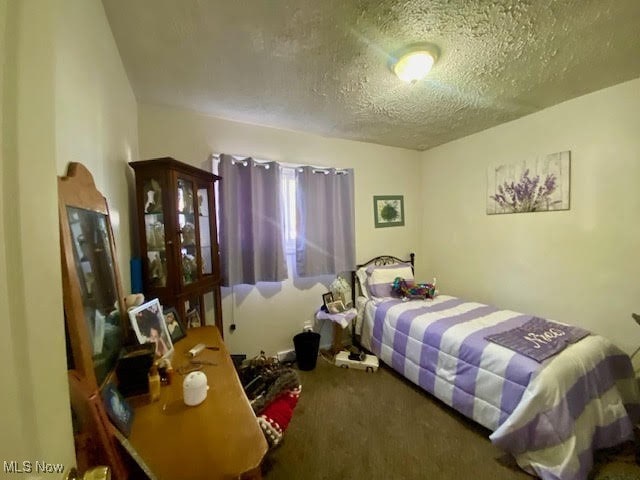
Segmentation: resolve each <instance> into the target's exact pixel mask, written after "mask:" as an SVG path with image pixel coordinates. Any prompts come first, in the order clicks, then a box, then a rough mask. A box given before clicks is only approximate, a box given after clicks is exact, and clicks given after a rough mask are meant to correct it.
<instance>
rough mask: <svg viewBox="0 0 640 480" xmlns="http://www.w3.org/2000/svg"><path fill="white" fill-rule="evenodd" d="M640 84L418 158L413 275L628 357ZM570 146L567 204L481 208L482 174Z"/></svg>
mask: <svg viewBox="0 0 640 480" xmlns="http://www.w3.org/2000/svg"><path fill="white" fill-rule="evenodd" d="M638 112H640V79H638V80H634V81H631V82H627V83H623V84H620V85H618V86H615V87H611V88H608V89H605V90H601V91H599V92H596V93H593V94H590V95H586V96H583V97H580V98H577V99H574V100H571V101H568V102H566V103H563V104H560V105H557V106H555V107H552V108H548V109H546V110H543V111H541V112H538V113H536V114H533V115H530V116H527V117H525V118H522V119H519V120H516V121H514V122H511V123H508V124H505V125H502V126H499V127H496V128H492V129H490V130H487V131H485V132H482V133H478V134H476V135H472V136H469V137H466V138H464V139H461V140H458V141H455V142H451V143H449V144H446V145H443V146H441V147H438V148H435V149H432V150H429V151H426V152H423V153H422V160H423V165H422V181H421V185H420V186H421V188H422V189H424V195H425V198H424V201H425V205H433V207H431V208H426V209H425V210H424V213H423V216H422V243H421V245H422V251H423V252H424V255H423V256H421V257H420V258H419V259H418V264H419V269H420V271H421V272H423V273H425V274H427V276H431V275H436V276H437V277H438V281H439V285H440V289H441V290H442V291H446V292H447V293H452V294H454V295H460V296H463V297H466V298H470V299H474V300H479V301H483V302H487V303H492V304H495V305H498V306H501V307H505V308H510V309H514V310H518V311H523V312H528V313H531V314H536V315H541V316H545V317H548V318H551V319H556V320H559V321H564V322H569V323H574V324H577V325H583V326H585V327H587V328H590V329H592V330H594V331H595V332H598V333H600V334H603V335H605V336H607V337H609V338H610V339H611V340H613V341H614V342H615V343H616V344H618V345H619V346H620V347H622V348H623V349H625V350H626V351H627V352H629V353H631V352H632V351H633V350H635V347H636V346H637V345H638V344H640V328H639V327H638V326H637V325H636V324H635V323H634V322H633V320H632V319H631V318H630V313H631V312H632V311H638V310H640V282H638V273H639V272H640V253H639V251H638V248H639V246H640V241H639V240H640V221H639V220H640V194H639V193H638V179H640V158H639V157H640V135H639V132H640V114H639V113H638ZM563 150H570V151H571V209H570V210H569V211H562V212H542V213H525V214H511V215H491V216H488V215H487V214H486V213H485V206H486V188H487V167H488V166H489V165H494V164H504V163H511V162H516V161H520V160H523V159H527V158H535V157H536V156H539V155H546V154H549V153H553V152H558V151H563Z"/></svg>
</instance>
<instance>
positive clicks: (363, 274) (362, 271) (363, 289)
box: [353, 267, 369, 298]
mask: <svg viewBox="0 0 640 480" xmlns="http://www.w3.org/2000/svg"><path fill="white" fill-rule="evenodd" d="M356 277H357V278H358V282H360V294H361V295H362V296H363V297H366V298H369V291H368V290H367V268H366V267H360V268H359V269H358V270H356ZM353 288H355V285H354V287H353Z"/></svg>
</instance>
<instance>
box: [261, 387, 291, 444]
mask: <svg viewBox="0 0 640 480" xmlns="http://www.w3.org/2000/svg"><path fill="white" fill-rule="evenodd" d="M300 390H301V387H298V388H297V389H295V390H288V391H286V392H284V393H282V394H281V395H279V396H277V397H276V398H275V400H274V401H273V402H271V403H270V404H269V405H267V406H266V407H265V409H264V410H263V412H262V415H260V416H259V417H258V424H259V425H260V427H261V428H262V431H263V432H264V435H265V437H266V438H267V441H268V442H269V446H270V447H275V446H276V445H277V444H278V443H280V441H281V440H282V435H283V434H284V431H285V430H286V429H287V427H288V426H289V422H290V421H291V417H292V416H293V410H294V409H295V408H296V405H297V404H298V398H299V397H300Z"/></svg>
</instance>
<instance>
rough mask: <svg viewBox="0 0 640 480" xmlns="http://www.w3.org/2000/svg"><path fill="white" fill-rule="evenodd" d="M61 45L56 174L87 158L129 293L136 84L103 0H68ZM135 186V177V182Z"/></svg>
mask: <svg viewBox="0 0 640 480" xmlns="http://www.w3.org/2000/svg"><path fill="white" fill-rule="evenodd" d="M60 21H61V24H60V28H59V30H58V36H57V43H56V55H57V63H56V105H55V106H56V112H55V113H56V159H57V171H58V175H66V172H67V166H68V164H69V162H80V163H83V164H84V165H85V166H86V167H87V168H88V169H89V171H90V172H91V173H92V174H93V178H94V181H95V183H96V186H97V187H98V190H100V192H102V194H103V195H104V196H105V197H106V198H107V201H108V203H109V211H110V214H111V222H112V227H113V233H114V236H115V238H116V249H117V252H118V257H119V262H120V265H119V266H120V273H121V276H122V285H123V289H124V290H125V293H129V290H130V285H131V281H130V280H131V279H130V275H129V271H130V269H129V259H130V258H131V239H130V232H131V222H132V218H131V215H130V208H129V197H128V195H129V190H130V189H129V185H130V182H132V181H133V175H132V173H131V172H130V168H129V166H128V165H127V163H128V162H130V161H133V160H137V159H138V113H137V103H136V99H135V96H134V95H133V90H132V89H131V86H130V84H129V80H128V78H127V75H126V72H125V71H124V66H123V65H122V61H121V59H120V55H119V53H118V49H117V47H116V45H115V41H114V39H113V35H112V33H111V28H110V27H109V24H108V22H107V18H106V15H105V13H104V9H103V6H102V2H100V1H99V0H91V1H86V0H65V1H64V11H63V12H61V20H60ZM131 185H132V183H131Z"/></svg>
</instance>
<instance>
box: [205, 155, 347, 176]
mask: <svg viewBox="0 0 640 480" xmlns="http://www.w3.org/2000/svg"><path fill="white" fill-rule="evenodd" d="M220 155H222V154H221V153H212V154H211V159H212V160H215V161H217V162H219V161H220ZM226 155H229V156H230V157H232V158H233V160H234V164H235V163H239V162H242V163H243V165H244V166H245V167H246V160H247V158H251V159H253V161H254V162H255V163H254V165H255V166H256V167H265V168H269V165H268V164H269V163H277V164H278V165H280V166H282V167H286V168H295V169H298V171H302V167H312V170H311V171H312V172H313V173H324V174H325V175H328V174H329V173H330V172H329V170H335V171H336V172H335V174H336V175H348V174H349V171H348V169H346V168H335V167H321V166H317V165H303V164H301V163H289V162H277V161H275V160H264V159H258V158H254V157H252V156H251V155H239V154H237V153H231V154H226Z"/></svg>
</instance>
